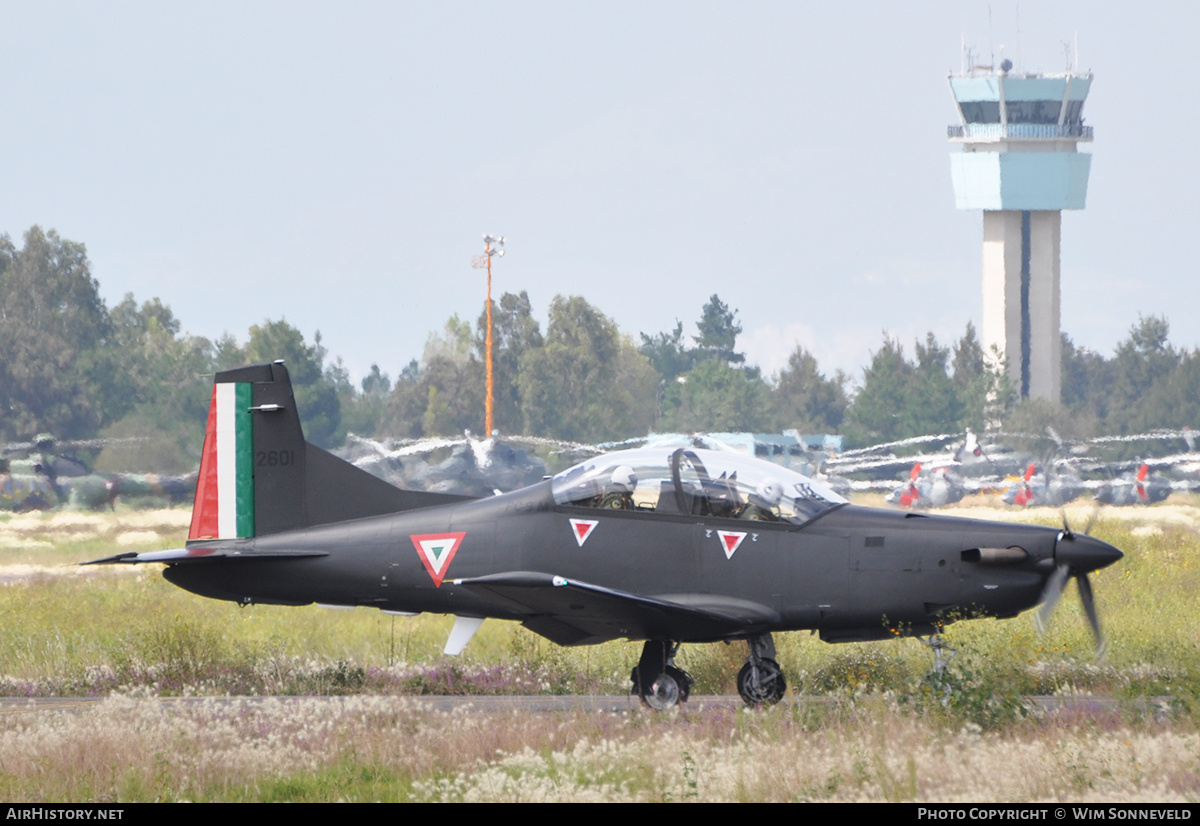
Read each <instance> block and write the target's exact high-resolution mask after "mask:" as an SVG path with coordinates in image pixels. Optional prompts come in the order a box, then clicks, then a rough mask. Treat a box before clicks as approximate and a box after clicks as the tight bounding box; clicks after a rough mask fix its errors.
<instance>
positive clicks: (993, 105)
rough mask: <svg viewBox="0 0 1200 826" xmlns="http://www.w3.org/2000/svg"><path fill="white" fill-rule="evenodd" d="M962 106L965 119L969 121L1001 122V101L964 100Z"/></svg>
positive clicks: (960, 104)
mask: <svg viewBox="0 0 1200 826" xmlns="http://www.w3.org/2000/svg"><path fill="white" fill-rule="evenodd" d="M958 105H959V106H961V107H962V114H963V120H965V121H966V122H967V123H999V122H1000V101H998V100H964V101H961V102H960V103H959V104H958Z"/></svg>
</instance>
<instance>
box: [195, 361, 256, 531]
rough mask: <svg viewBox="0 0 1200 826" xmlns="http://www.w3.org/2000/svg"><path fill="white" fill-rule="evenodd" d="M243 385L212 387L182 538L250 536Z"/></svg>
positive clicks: (246, 387) (249, 434) (250, 469)
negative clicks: (185, 533) (187, 528)
mask: <svg viewBox="0 0 1200 826" xmlns="http://www.w3.org/2000/svg"><path fill="white" fill-rule="evenodd" d="M252 403H253V402H252V397H251V384H250V383H249V382H222V383H218V384H214V385H213V396H212V404H211V406H210V407H209V409H208V429H207V430H206V432H205V434H204V454H203V456H202V457H201V458H200V478H199V479H198V480H197V483H196V503H195V506H194V507H193V508H192V528H191V531H190V532H189V533H188V539H232V538H236V537H251V536H254V462H253V460H254V433H253V428H252V422H251V419H250V405H251V404H252Z"/></svg>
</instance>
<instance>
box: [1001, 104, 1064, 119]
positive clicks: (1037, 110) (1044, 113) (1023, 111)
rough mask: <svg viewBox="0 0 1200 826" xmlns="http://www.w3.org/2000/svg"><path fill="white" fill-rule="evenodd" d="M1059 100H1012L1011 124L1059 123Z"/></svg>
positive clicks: (1009, 106) (1060, 107)
mask: <svg viewBox="0 0 1200 826" xmlns="http://www.w3.org/2000/svg"><path fill="white" fill-rule="evenodd" d="M1061 109H1062V101H1059V100H1010V101H1008V122H1009V123H1058V113H1059V110H1061Z"/></svg>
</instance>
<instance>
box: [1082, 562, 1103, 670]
mask: <svg viewBox="0 0 1200 826" xmlns="http://www.w3.org/2000/svg"><path fill="white" fill-rule="evenodd" d="M1075 582H1076V583H1078V584H1079V601H1080V602H1082V603H1083V612H1084V613H1085V614H1087V619H1088V625H1090V626H1092V638H1093V639H1095V640H1096V656H1097V657H1099V656H1102V655H1103V654H1104V651H1105V649H1106V648H1108V640H1106V639H1105V638H1104V632H1103V631H1101V630H1100V617H1099V616H1098V615H1097V614H1096V596H1095V594H1093V593H1092V583H1091V582H1089V581H1088V578H1087V574H1080V575H1078V576H1076V577H1075Z"/></svg>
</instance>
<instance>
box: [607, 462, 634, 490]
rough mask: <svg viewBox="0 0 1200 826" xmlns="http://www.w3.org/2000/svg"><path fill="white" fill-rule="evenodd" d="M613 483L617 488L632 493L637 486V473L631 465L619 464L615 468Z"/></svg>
mask: <svg viewBox="0 0 1200 826" xmlns="http://www.w3.org/2000/svg"><path fill="white" fill-rule="evenodd" d="M612 484H613V487H615V488H616V489H617V490H620V491H623V492H625V493H632V492H633V489H634V488H636V487H637V474H636V473H634V472H633V468H631V467H630V466H629V465H617V466H616V467H615V468H613V472H612Z"/></svg>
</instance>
